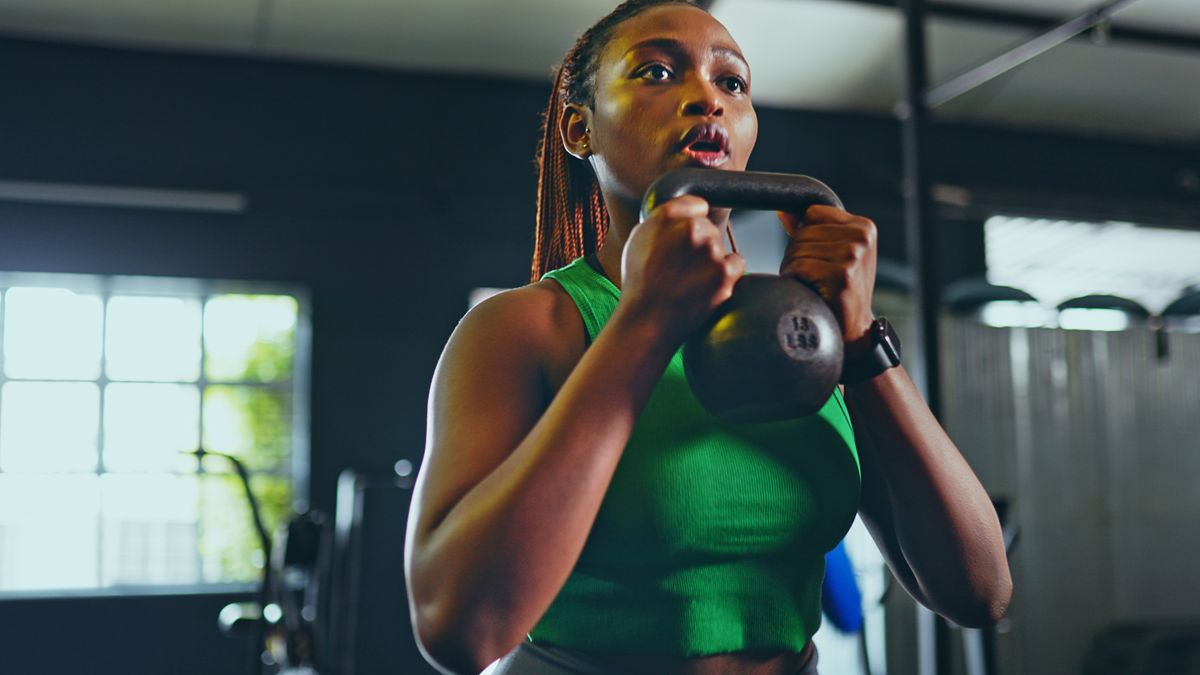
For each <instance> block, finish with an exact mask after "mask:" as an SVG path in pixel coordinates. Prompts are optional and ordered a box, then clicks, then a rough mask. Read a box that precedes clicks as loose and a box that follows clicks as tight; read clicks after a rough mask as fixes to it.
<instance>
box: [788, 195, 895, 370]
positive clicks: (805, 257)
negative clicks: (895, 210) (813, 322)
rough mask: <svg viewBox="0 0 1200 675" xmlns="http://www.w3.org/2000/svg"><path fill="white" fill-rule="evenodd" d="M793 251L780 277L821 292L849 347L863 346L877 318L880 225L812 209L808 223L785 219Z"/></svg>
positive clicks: (825, 209)
mask: <svg viewBox="0 0 1200 675" xmlns="http://www.w3.org/2000/svg"><path fill="white" fill-rule="evenodd" d="M779 220H780V222H781V223H782V224H783V229H784V231H786V232H787V233H788V239H789V241H788V245H787V248H786V249H785V250H784V253H783V262H781V263H780V264H779V274H781V275H783V276H791V277H795V278H797V279H800V280H801V281H806V282H808V283H809V284H811V285H812V286H813V287H814V288H816V290H817V292H818V293H820V295H821V297H822V298H824V299H825V302H827V303H829V306H830V308H832V309H833V313H834V315H835V316H836V317H837V319H838V322H839V323H841V325H842V338H843V340H845V342H846V345H847V347H854V346H856V345H858V344H862V343H863V342H864V341H865V340H866V339H867V332H868V330H869V329H870V327H871V321H872V320H873V319H874V317H873V316H872V314H871V295H872V293H873V292H874V289H875V259H876V240H877V239H878V235H877V232H876V229H875V223H873V222H871V221H870V220H868V219H866V218H862V217H859V216H856V215H853V214H851V213H847V212H846V211H843V210H842V209H839V208H835V207H832V206H810V207H809V208H808V210H807V211H805V213H804V219H803V222H801V219H800V218H799V217H797V216H796V215H795V214H791V213H783V212H780V213H779Z"/></svg>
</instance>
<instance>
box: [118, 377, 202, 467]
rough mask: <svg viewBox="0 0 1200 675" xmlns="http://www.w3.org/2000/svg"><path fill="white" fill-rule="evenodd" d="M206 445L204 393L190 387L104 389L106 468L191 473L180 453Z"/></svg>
mask: <svg viewBox="0 0 1200 675" xmlns="http://www.w3.org/2000/svg"><path fill="white" fill-rule="evenodd" d="M199 442H200V390H199V389H198V388H197V387H196V386H194V385H189V384H110V385H108V387H106V388H105V390H104V466H105V468H106V469H108V470H110V471H190V470H191V469H192V468H194V467H195V465H196V460H195V458H191V457H188V456H186V455H181V454H180V453H182V452H186V451H189V450H195V449H196V448H197V447H198V445H199Z"/></svg>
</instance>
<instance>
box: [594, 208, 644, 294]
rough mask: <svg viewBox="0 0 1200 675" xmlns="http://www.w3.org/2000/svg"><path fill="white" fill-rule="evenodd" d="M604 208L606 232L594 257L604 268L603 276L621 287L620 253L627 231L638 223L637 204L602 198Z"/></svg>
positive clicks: (623, 246) (623, 248) (627, 234)
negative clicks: (606, 219)
mask: <svg viewBox="0 0 1200 675" xmlns="http://www.w3.org/2000/svg"><path fill="white" fill-rule="evenodd" d="M604 208H606V209H607V210H608V234H606V235H605V237H604V244H603V245H602V246H601V247H600V250H599V251H596V258H597V259H598V260H599V261H600V266H601V267H602V268H604V276H606V277H608V280H609V281H611V282H613V285H614V286H616V287H617V288H618V289H619V288H621V254H622V252H623V251H624V250H625V242H626V241H629V233H630V232H631V231H633V227H634V226H635V225H637V223H638V208H639V207H638V206H637V205H632V206H631V205H630V204H628V203H626V202H624V201H621V200H619V199H613V198H609V197H607V196H606V197H605V198H604Z"/></svg>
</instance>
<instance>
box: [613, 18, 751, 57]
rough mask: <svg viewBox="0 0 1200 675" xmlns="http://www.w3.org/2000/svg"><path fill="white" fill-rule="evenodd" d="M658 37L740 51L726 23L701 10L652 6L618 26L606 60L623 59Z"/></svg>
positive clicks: (699, 46) (693, 45)
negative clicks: (635, 46)
mask: <svg viewBox="0 0 1200 675" xmlns="http://www.w3.org/2000/svg"><path fill="white" fill-rule="evenodd" d="M655 38H668V39H673V40H676V41H678V42H680V43H682V44H684V45H686V46H688V47H691V48H695V49H696V51H698V52H699V51H706V50H708V49H709V48H711V47H725V48H729V49H733V50H735V51H738V52H740V51H741V49H740V48H739V47H738V45H737V42H735V41H734V39H733V36H731V35H730V34H729V31H727V30H725V26H723V25H722V24H721V22H720V21H717V20H716V19H714V18H713V17H712V15H710V14H709V13H708V12H705V11H704V10H702V9H699V8H696V7H689V6H687V5H663V6H661V7H651V8H650V9H647V10H645V11H643V12H641V13H640V14H637V15H636V16H633V17H632V18H629V19H626V20H625V21H623V22H621V23H620V24H618V25H617V28H616V30H614V31H613V35H612V38H611V39H610V40H609V41H608V44H607V45H606V46H605V49H604V60H612V59H620V58H621V57H622V56H623V55H624V54H625V53H626V52H627V51H629V49H630V48H632V47H633V46H634V45H636V44H638V43H641V42H644V41H646V40H651V39H655Z"/></svg>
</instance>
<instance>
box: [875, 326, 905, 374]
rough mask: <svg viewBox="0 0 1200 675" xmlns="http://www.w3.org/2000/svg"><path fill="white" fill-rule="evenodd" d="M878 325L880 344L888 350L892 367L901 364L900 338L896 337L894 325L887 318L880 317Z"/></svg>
mask: <svg viewBox="0 0 1200 675" xmlns="http://www.w3.org/2000/svg"><path fill="white" fill-rule="evenodd" d="M876 323H877V324H878V326H877V330H878V331H879V333H880V336H879V344H881V345H883V348H884V349H885V350H887V352H888V357H889V358H890V359H891V361H892V365H899V364H900V338H899V337H898V336H897V335H896V329H895V328H892V323H891V322H890V321H888V320H887V319H885V318H882V317H880V318H879V319H878V320H877V321H876Z"/></svg>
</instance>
